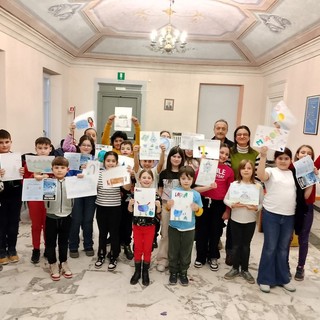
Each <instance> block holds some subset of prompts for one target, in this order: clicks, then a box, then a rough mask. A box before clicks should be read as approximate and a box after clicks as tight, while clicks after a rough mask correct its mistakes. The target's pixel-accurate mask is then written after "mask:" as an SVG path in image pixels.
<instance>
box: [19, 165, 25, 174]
mask: <svg viewBox="0 0 320 320" xmlns="http://www.w3.org/2000/svg"><path fill="white" fill-rule="evenodd" d="M19 173H20V176H23V175H24V167H21V168H20V169H19Z"/></svg>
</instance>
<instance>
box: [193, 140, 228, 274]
mask: <svg viewBox="0 0 320 320" xmlns="http://www.w3.org/2000/svg"><path fill="white" fill-rule="evenodd" d="M229 154H230V149H229V147H228V145H227V144H221V147H220V155H219V164H218V168H217V175H216V180H215V183H216V188H212V187H200V186H197V187H196V188H195V190H197V191H199V192H200V194H201V199H202V203H203V214H202V216H201V217H197V218H196V249H197V257H196V261H195V263H194V266H195V267H196V268H201V267H202V266H203V265H204V264H205V263H206V262H208V263H209V266H210V269H211V270H212V271H218V270H219V264H218V259H219V258H220V252H219V249H218V244H219V240H220V237H221V235H222V232H223V227H224V220H226V219H229V217H230V208H229V207H227V206H226V205H225V204H224V202H223V199H224V197H225V195H226V193H227V191H228V189H229V186H230V184H231V182H233V181H234V173H233V170H232V169H231V168H230V167H229V166H228V165H226V164H225V162H226V161H227V160H228V158H229ZM213 183H214V181H213Z"/></svg>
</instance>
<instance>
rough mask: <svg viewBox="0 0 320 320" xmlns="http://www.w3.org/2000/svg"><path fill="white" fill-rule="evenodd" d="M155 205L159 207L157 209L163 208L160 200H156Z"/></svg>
mask: <svg viewBox="0 0 320 320" xmlns="http://www.w3.org/2000/svg"><path fill="white" fill-rule="evenodd" d="M155 205H156V207H157V209H159V211H160V210H161V203H160V201H159V200H156V202H155Z"/></svg>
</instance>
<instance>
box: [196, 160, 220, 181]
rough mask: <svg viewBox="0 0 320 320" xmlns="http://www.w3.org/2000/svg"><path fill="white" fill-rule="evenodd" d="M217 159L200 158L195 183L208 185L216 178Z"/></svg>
mask: <svg viewBox="0 0 320 320" xmlns="http://www.w3.org/2000/svg"><path fill="white" fill-rule="evenodd" d="M217 168H218V160H211V159H201V162H200V167H199V171H198V176H197V179H196V184H198V185H200V186H209V185H210V184H211V183H213V182H214V181H215V180H216V174H217Z"/></svg>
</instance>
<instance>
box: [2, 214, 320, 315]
mask: <svg viewBox="0 0 320 320" xmlns="http://www.w3.org/2000/svg"><path fill="white" fill-rule="evenodd" d="M26 217H27V215H26V214H23V216H22V220H23V221H22V223H21V227H20V235H19V239H18V251H19V255H20V257H21V260H20V262H19V263H17V264H11V265H7V266H4V267H3V271H1V272H0V319H6V320H8V319H12V320H13V319H57V320H58V319H68V320H69V319H77V320H79V319H84V320H89V319H95V320H99V319H110V320H112V319H120V320H125V319H128V320H133V319H139V320H141V319H151V320H153V319H154V320H156V319H163V320H171V319H174V320H180V319H181V320H186V319H188V320H192V319H194V320H204V319H230V320H236V319H270V320H275V319H285V320H287V319H289V320H291V319H292V320H293V319H303V320H304V319H320V254H319V250H318V249H317V248H316V247H315V246H313V245H311V246H310V251H309V256H308V259H307V266H306V278H305V280H304V281H302V282H295V281H294V282H295V283H294V284H295V285H296V288H297V291H296V292H295V293H289V292H287V291H285V290H284V289H283V288H280V287H277V288H274V289H272V290H271V293H269V294H265V293H262V292H261V291H260V290H259V288H258V286H257V285H256V284H255V285H250V284H247V283H246V282H245V281H244V279H242V278H240V277H239V278H236V279H235V280H233V281H227V280H224V278H223V275H224V274H225V273H226V272H227V271H228V270H229V267H228V266H226V265H225V264H224V257H225V253H224V251H223V250H222V251H221V254H222V259H220V260H221V261H220V270H219V271H217V272H212V271H210V269H209V267H208V266H204V267H203V268H202V269H195V268H194V267H193V266H191V267H190V269H189V277H190V285H189V286H188V287H182V286H180V285H177V286H170V285H168V272H165V273H159V272H158V271H156V268H155V265H152V268H151V272H150V278H151V284H150V286H148V287H143V286H142V285H141V284H137V285H135V286H132V285H130V284H129V280H130V277H131V275H132V273H133V267H131V266H130V264H129V262H128V261H127V260H126V259H125V257H124V256H123V254H121V257H120V262H119V264H118V267H117V269H116V271H115V272H108V271H107V265H105V266H103V268H102V269H100V270H99V271H97V270H95V268H94V261H95V258H89V257H86V256H85V254H84V253H83V252H81V255H80V258H78V259H71V258H70V259H69V265H70V266H71V269H72V271H73V273H74V277H73V279H69V280H67V279H64V278H62V279H61V280H60V281H59V282H53V281H51V279H50V276H49V273H48V269H47V264H46V260H45V259H43V258H42V259H41V262H40V263H39V264H38V265H33V264H31V263H30V254H31V249H32V247H31V238H30V224H29V223H28V221H27V218H26ZM313 233H314V234H315V235H316V236H319V235H320V213H318V212H315V222H314V226H313ZM95 237H97V231H95ZM262 241H263V234H261V233H258V232H256V234H255V236H254V239H253V242H252V250H251V263H250V271H251V272H252V274H253V275H254V276H255V277H256V275H257V268H258V263H259V258H260V253H261V245H262ZM154 253H156V252H154ZM296 261H297V248H292V249H291V252H290V263H291V268H292V270H294V268H295V267H296Z"/></svg>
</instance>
